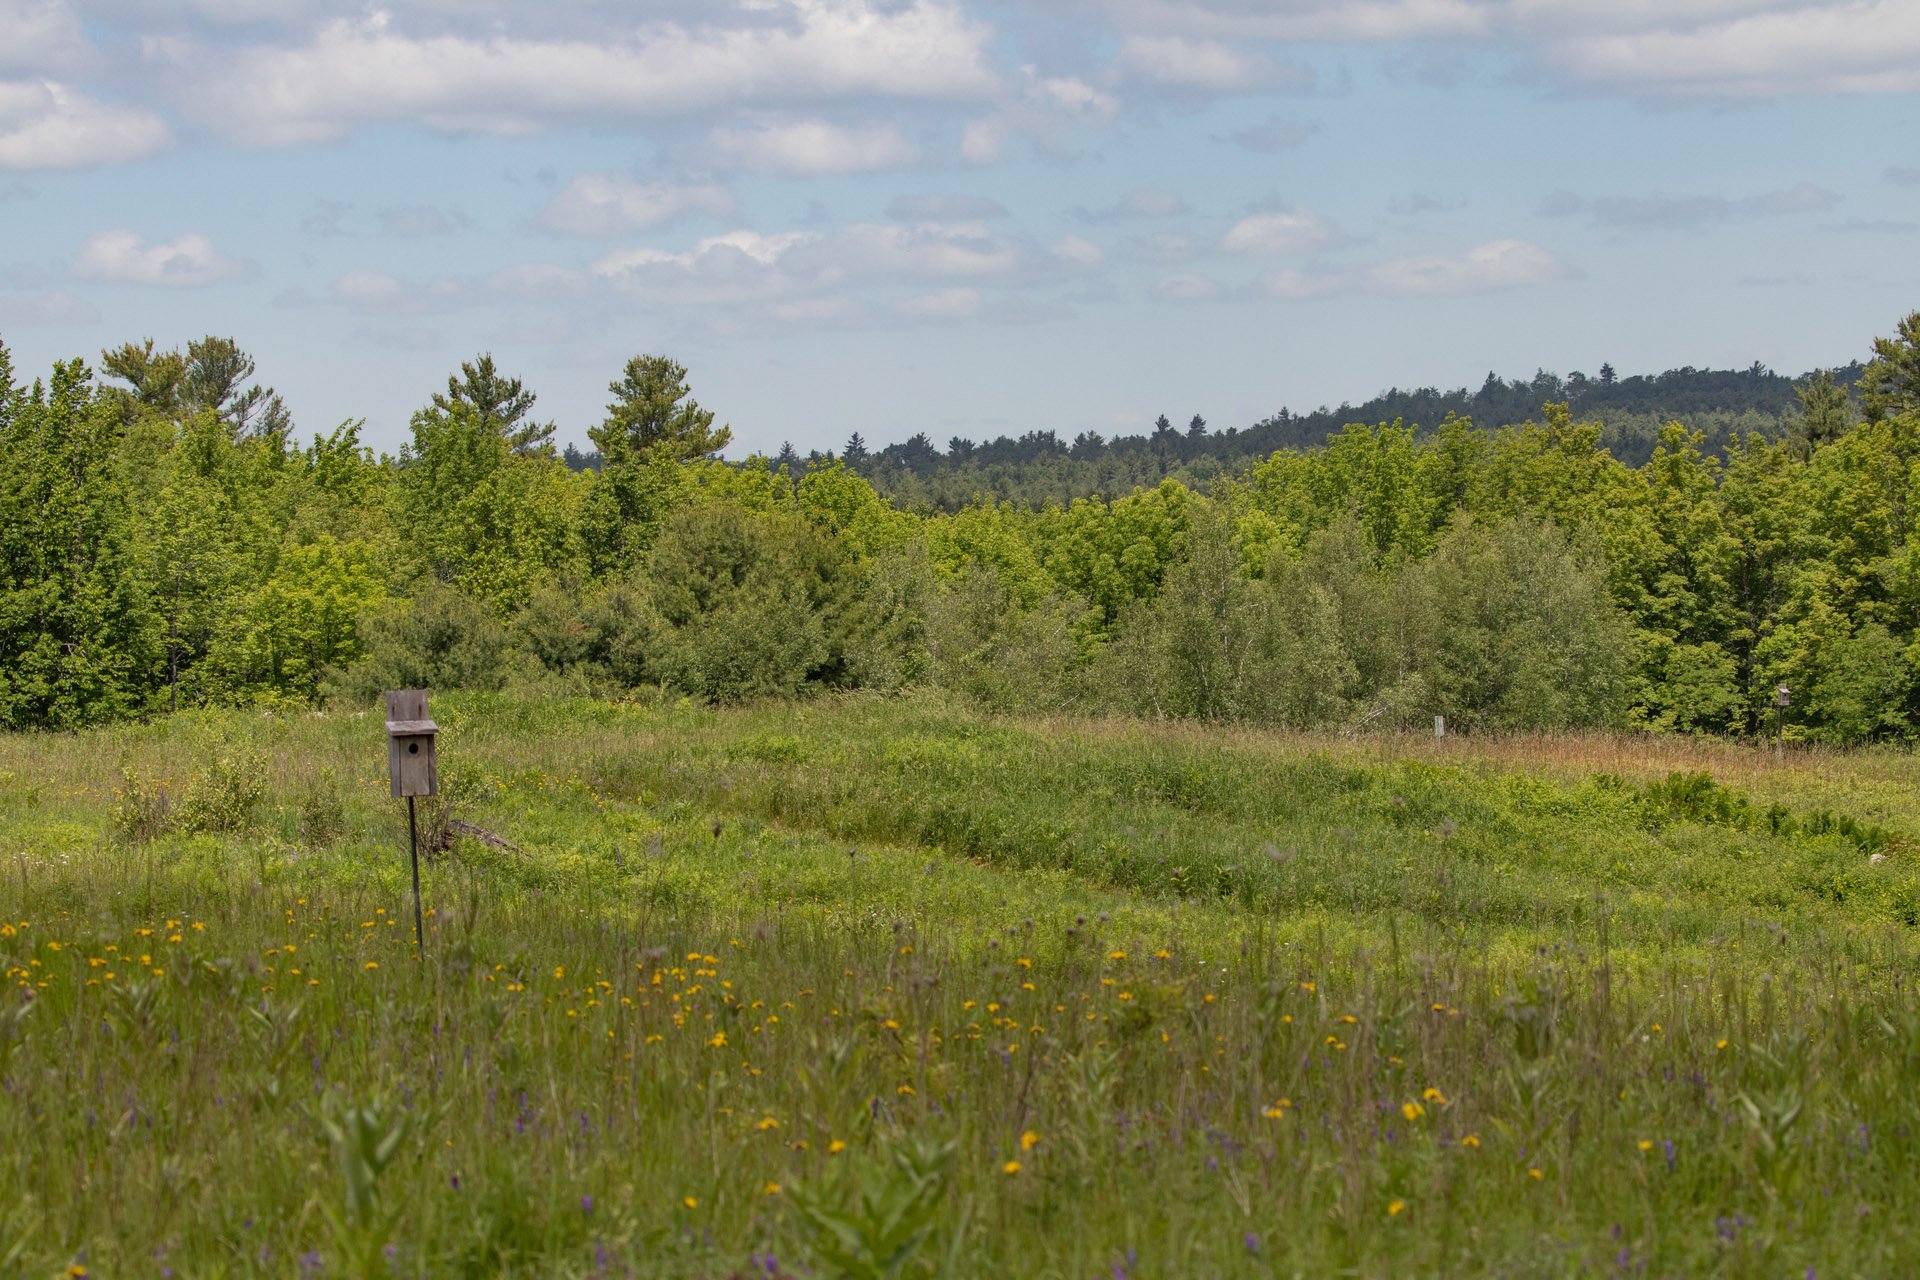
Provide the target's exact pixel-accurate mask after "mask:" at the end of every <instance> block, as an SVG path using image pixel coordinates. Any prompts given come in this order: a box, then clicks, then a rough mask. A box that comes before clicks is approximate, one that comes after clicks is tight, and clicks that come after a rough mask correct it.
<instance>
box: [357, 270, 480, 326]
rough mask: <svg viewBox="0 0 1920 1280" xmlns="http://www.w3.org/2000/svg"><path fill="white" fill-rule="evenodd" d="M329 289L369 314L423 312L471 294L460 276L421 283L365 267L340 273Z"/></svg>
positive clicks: (459, 300)
mask: <svg viewBox="0 0 1920 1280" xmlns="http://www.w3.org/2000/svg"><path fill="white" fill-rule="evenodd" d="M328 293H329V294H330V295H331V296H332V298H333V300H334V301H336V302H340V303H344V304H345V305H346V306H348V307H351V308H352V309H353V310H355V311H361V312H365V313H367V314H369V315H399V314H403V313H412V312H420V311H425V310H427V309H429V308H431V307H436V306H447V305H449V304H452V303H457V302H461V301H464V300H465V298H466V296H467V290H466V286H464V285H463V284H461V283H460V282H459V281H457V280H448V279H438V280H431V281H428V282H426V283H425V284H419V283H413V282H409V281H404V280H401V279H400V278H399V277H397V276H393V275H390V274H388V273H387V272H385V271H374V270H370V269H367V268H364V267H362V268H356V269H355V270H352V271H348V272H346V273H344V274H343V275H341V276H339V277H337V278H336V279H335V280H334V282H333V285H332V287H331V288H330V289H329V290H328Z"/></svg>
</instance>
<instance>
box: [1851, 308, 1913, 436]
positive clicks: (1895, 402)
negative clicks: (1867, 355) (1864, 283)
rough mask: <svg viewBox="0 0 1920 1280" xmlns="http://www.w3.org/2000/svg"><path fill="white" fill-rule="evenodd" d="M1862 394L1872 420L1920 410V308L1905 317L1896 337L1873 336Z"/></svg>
mask: <svg viewBox="0 0 1920 1280" xmlns="http://www.w3.org/2000/svg"><path fill="white" fill-rule="evenodd" d="M1860 394H1861V397H1862V398H1863V399H1864V400H1865V401H1866V409H1867V421H1868V422H1879V421H1881V420H1882V419H1885V418H1891V417H1897V416H1899V415H1900V414H1903V413H1914V412H1920V311H1915V312H1914V313H1913V314H1911V315H1909V316H1908V317H1907V318H1906V319H1904V320H1902V321H1901V322H1900V327H1899V330H1898V331H1897V332H1896V333H1895V334H1894V336H1893V337H1891V338H1875V339H1874V340H1873V359H1872V360H1871V361H1869V362H1868V363H1867V369H1866V372H1865V373H1863V374H1861V375H1860Z"/></svg>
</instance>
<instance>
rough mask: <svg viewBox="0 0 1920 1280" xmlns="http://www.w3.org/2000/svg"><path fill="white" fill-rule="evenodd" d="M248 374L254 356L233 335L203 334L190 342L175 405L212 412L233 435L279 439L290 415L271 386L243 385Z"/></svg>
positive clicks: (290, 425) (290, 426) (286, 429)
mask: <svg viewBox="0 0 1920 1280" xmlns="http://www.w3.org/2000/svg"><path fill="white" fill-rule="evenodd" d="M253 374H254V364H253V357H252V356H250V355H248V354H247V353H246V352H244V351H242V350H241V349H240V346H239V344H238V343H236V342H235V341H234V340H233V339H232V338H216V337H213V336H212V335H208V336H207V337H204V338H200V339H198V340H196V341H194V342H189V343H188V344H187V359H186V370H185V373H184V374H183V376H182V377H181V379H180V409H181V410H182V411H183V412H185V413H191V412H194V411H195V410H199V409H207V410H211V411H212V412H213V414H214V415H215V416H216V417H218V418H219V419H220V421H222V422H224V423H225V424H226V425H227V429H228V430H229V431H231V432H232V433H233V436H234V438H235V439H243V438H245V437H247V436H250V435H253V436H263V437H266V436H281V437H284V436H285V435H286V434H287V433H288V432H290V431H291V430H292V429H293V418H292V415H290V414H289V413H288V412H287V406H286V403H285V402H284V401H283V400H281V399H280V397H279V395H278V394H277V393H276V392H275V391H274V389H273V388H272V387H262V386H260V385H258V384H257V383H256V384H254V385H252V386H246V385H244V384H245V383H246V381H247V379H249V378H251V377H253Z"/></svg>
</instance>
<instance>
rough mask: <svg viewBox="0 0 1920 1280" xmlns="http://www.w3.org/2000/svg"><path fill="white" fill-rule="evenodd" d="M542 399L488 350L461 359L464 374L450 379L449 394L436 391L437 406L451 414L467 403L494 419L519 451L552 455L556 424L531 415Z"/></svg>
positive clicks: (441, 410) (438, 408) (502, 432)
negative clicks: (511, 375)
mask: <svg viewBox="0 0 1920 1280" xmlns="http://www.w3.org/2000/svg"><path fill="white" fill-rule="evenodd" d="M538 398H539V397H537V396H536V395H534V393H533V392H531V391H528V390H527V389H526V388H525V387H524V386H522V385H521V382H520V379H518V378H509V377H506V376H505V375H503V374H502V373H501V372H500V370H499V369H498V368H497V367H496V366H495V365H494V363H493V353H492V352H491V351H487V352H483V353H481V355H480V356H479V357H478V358H476V359H474V360H463V361H461V363H460V376H459V377H449V378H448V379H447V393H446V394H445V395H441V394H439V393H438V392H435V393H434V397H433V407H434V408H435V409H437V410H439V411H440V412H441V413H448V412H450V411H451V410H452V409H453V406H454V405H456V404H464V405H467V406H469V407H470V408H472V409H474V410H476V411H478V412H479V414H480V416H481V417H483V418H485V419H487V420H488V421H490V422H492V423H493V424H494V427H495V429H496V430H498V431H499V432H500V434H501V435H503V436H505V437H506V440H507V444H508V446H509V447H510V448H511V449H512V450H513V451H514V452H515V453H540V454H551V453H552V452H553V433H554V429H555V428H554V424H553V423H551V422H539V421H534V420H530V419H528V418H527V415H528V414H529V413H531V412H532V411H533V403H534V401H535V400H536V399H538Z"/></svg>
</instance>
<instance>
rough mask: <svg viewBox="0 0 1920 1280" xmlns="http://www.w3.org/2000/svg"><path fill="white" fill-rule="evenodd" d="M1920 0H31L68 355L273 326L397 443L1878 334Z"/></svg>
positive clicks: (884, 437)
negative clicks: (486, 417) (497, 426)
mask: <svg viewBox="0 0 1920 1280" xmlns="http://www.w3.org/2000/svg"><path fill="white" fill-rule="evenodd" d="M1917 306H1920V4H1915V3H1913V2H1912V0H1844V2H1837V0H1606V2H1601V0H1195V2H1193V3H1176V2H1175V0H1039V2H1038V3H1030V4H1025V5H1018V6H1015V5H996V4H987V3H977V2H975V3H969V2H967V0H738V2H735V3H699V4H694V3H683V2H681V0H653V2H650V3H644V4H635V3H614V2H611V0H549V3H545V4H540V5H534V4H522V3H506V2H504V0H491V2H489V0H417V2H414V3H394V4H389V5H384V6H383V5H377V4H343V3H333V2H332V0H164V2H163V0H0V339H3V340H4V341H5V342H6V344H7V345H8V346H9V347H10V348H11V349H12V350H13V352H14V355H15V363H16V367H17V368H20V369H21V370H22V371H23V372H26V373H28V374H32V373H37V372H43V371H44V370H45V369H46V367H47V366H48V365H49V364H50V363H51V361H53V360H54V359H56V358H61V357H65V356H70V355H85V356H88V357H90V358H97V354H98V352H99V351H100V349H101V348H102V347H105V346H109V345H116V344H118V343H119V342H121V341H124V340H127V339H138V338H142V337H148V336H150V337H153V338H154V339H156V340H157V341H158V342H159V343H161V344H162V345H167V346H171V345H178V344H182V343H184V342H185V341H187V340H188V339H189V338H192V337H195V336H198V335H200V334H202V333H207V332H215V333H221V334H228V335H232V336H234V337H236V338H238V339H239V340H240V342H241V344H242V345H243V346H245V347H246V348H247V349H248V350H250V351H252V352H253V353H254V354H255V356H256V358H257V360H258V362H259V367H260V374H261V377H262V379H263V380H264V381H266V382H269V383H271V384H273V385H274V386H275V387H277V388H278V389H279V390H280V392H281V393H282V394H283V395H284V396H285V397H286V398H287V400H288V403H289V405H290V407H291V408H292V410H293V413H294V416H295V420H296V422H297V424H298V425H299V427H300V429H301V431H302V433H303V434H304V433H310V432H313V431H321V430H326V429H329V428H331V427H332V426H333V425H334V424H336V423H337V422H339V421H341V420H342V419H346V418H361V417H364V418H365V419H366V420H367V428H366V433H365V438H366V439H367V440H368V441H369V442H370V443H372V444H374V445H375V446H377V447H380V448H383V449H392V448H395V447H397V446H398V444H399V443H400V442H401V441H402V440H403V439H404V438H405V435H406V421H407V417H408V415H409V413H410V412H411V411H412V410H414V409H415V408H417V407H418V406H420V405H421V404H423V403H425V402H426V401H427V398H428V396H429V395H430V394H431V393H432V392H433V391H434V390H436V389H438V388H440V387H441V386H443V385H444V382H445V379H446V376H447V375H448V373H450V372H452V371H453V370H454V369H455V368H456V367H457V365H458V364H459V362H460V361H461V360H462V359H467V358H471V357H472V356H473V355H474V354H475V353H477V352H480V351H491V352H493V353H494V355H495V357H496V359H497V360H498V361H499V363H500V364H501V366H502V367H503V368H505V369H506V370H507V371H509V372H512V373H515V374H517V375H519V376H521V377H523V378H525V379H526V381H527V383H528V385H529V386H530V387H531V388H532V389H534V390H535V391H537V392H538V393H539V396H540V403H539V411H540V412H541V413H542V414H543V415H544V416H548V417H551V418H553V419H554V420H556V421H557V422H558V423H559V425H560V435H561V437H562V438H563V439H568V440H575V441H583V440H584V439H585V431H586V428H587V426H588V425H590V424H591V423H593V422H594V421H596V420H597V419H598V417H599V416H600V414H601V412H602V407H603V405H604V403H605V400H606V391H605V388H606V384H607V382H608V381H609V380H610V379H612V378H613V377H614V376H615V375H616V374H617V373H618V371H619V368H620V366H621V364H622V363H623V362H624V361H625V359H626V358H627V357H628V356H630V355H633V354H636V353H639V352H666V353H669V354H672V355H673V356H675V357H676V358H678V359H679V360H681V361H682V362H683V363H685V364H686V365H688V366H689V369H690V371H691V380H692V382H693V386H694V390H695V394H696V395H697V396H698V397H699V399H700V400H701V401H702V403H704V404H705V405H706V406H707V407H709V408H712V409H715V410H716V411H718V413H719V414H720V417H721V418H722V420H725V421H728V422H730V423H731V424H732V426H733V428H734V435H735V441H736V445H735V448H734V449H733V450H732V452H734V453H736V454H739V453H744V452H745V451H747V450H749V449H762V450H768V451H771V450H773V449H775V448H777V447H778V446H779V444H780V442H781V441H783V440H791V441H793V442H794V443H795V444H796V445H797V446H798V447H800V448H801V449H802V450H805V449H808V448H837V447H838V446H839V445H840V444H841V443H842V442H843V441H844V440H845V439H846V437H847V435H848V434H849V433H850V432H852V431H859V432H861V433H862V434H863V435H864V436H866V438H867V439H868V440H869V441H870V442H881V441H891V440H898V439H903V438H905V437H906V436H908V435H911V434H912V433H913V432H915V431H926V432H927V433H929V434H930V435H932V436H933V437H934V438H935V439H936V440H937V441H940V442H944V441H945V440H946V439H947V438H948V437H949V436H953V435H963V436H968V437H972V438H976V439H977V438H981V437H986V436H992V435H997V434H1000V433H1003V432H1007V433H1018V432H1022V431H1028V430H1035V429H1047V428H1051V429H1053V430H1056V431H1059V432H1060V433H1061V434H1062V435H1063V436H1066V437H1071V436H1072V435H1074V434H1075V433H1077V432H1079V431H1082V430H1094V431H1100V432H1102V433H1106V434H1112V433H1114V432H1116V431H1138V430H1143V429H1145V428H1146V427H1148V426H1149V425H1150V424H1151V422H1152V420H1153V418H1154V416H1155V415H1156V414H1158V413H1161V412H1165V413H1167V414H1169V415H1171V416H1173V417H1174V418H1175V419H1176V420H1178V421H1182V422H1184V421H1185V420H1186V418H1187V417H1189V416H1190V415H1192V414H1194V413H1199V414H1202V415H1204V416H1205V417H1206V418H1207V419H1208V421H1209V422H1210V423H1212V424H1213V425H1214V426H1216V427H1224V426H1227V425H1241V426H1244V425H1247V424H1249V423H1251V422H1253V421H1255V420H1257V419H1259V418H1261V417H1263V416H1265V415H1266V414H1268V413H1270V412H1272V411H1274V410H1275V409H1277V408H1279V407H1280V406H1281V405H1283V404H1286V405H1291V406H1293V407H1294V408H1297V409H1305V408H1312V407H1315V406H1317V405H1320V404H1323V403H1334V404H1337V403H1339V402H1341V401H1343V400H1355V401H1357V400H1360V399H1364V398H1365V397H1367V396H1369V395H1371V394H1373V393H1375V392H1377V391H1379V390H1381V389H1383V388H1385V387H1386V386H1388V385H1390V384H1395V383H1398V384H1400V385H1413V384H1426V383H1435V384H1439V385H1444V386H1453V385H1459V384H1462V383H1477V382H1478V381H1479V380H1480V378H1481V377H1483V376H1484V375H1485V373H1486V372H1487V371H1488V370H1495V371H1498V372H1500V373H1502V374H1505V375H1526V374H1531V373H1532V372H1533V371H1534V370H1535V369H1536V368H1541V367H1544V368H1547V369H1551V370H1554V371H1556V372H1560V373H1567V372H1570V371H1572V370H1574V369H1581V370H1585V371H1587V372H1589V373H1591V372H1593V371H1595V370H1597V369H1598V367H1599V365H1600V364H1601V362H1603V361H1611V362H1612V363H1613V364H1614V365H1615V366H1616V367H1617V368H1619V369H1620V370H1622V371H1623V372H1626V371H1635V372H1637V371H1652V370H1658V369H1663V368H1668V367H1671V366H1675V365H1682V364H1693V365H1703V366H1704V365H1721V366H1724V365H1739V366H1744V365H1746V364H1748V363H1750V362H1752V361H1754V360H1761V361H1763V362H1765V363H1767V364H1769V365H1771V366H1773V367H1775V368H1778V369H1781V370H1784V371H1789V372H1800V371H1803V370H1805V369H1807V368H1810V367H1813V366H1816V365H1823V364H1833V363H1840V362H1844V361H1846V360H1848V359H1851V358H1854V357H1856V356H1861V355H1863V354H1864V353H1865V351H1866V349H1867V345H1868V343H1869V341H1870V339H1871V338H1872V337H1873V336H1874V335H1876V334H1882V333H1885V332H1888V331H1889V330H1890V329H1891V328H1892V326H1893V323H1894V322H1895V320H1896V319H1897V318H1898V317H1899V316H1901V315H1903V314H1905V313H1906V312H1907V311H1910V310H1912V309H1914V308H1915V307H1917Z"/></svg>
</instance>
